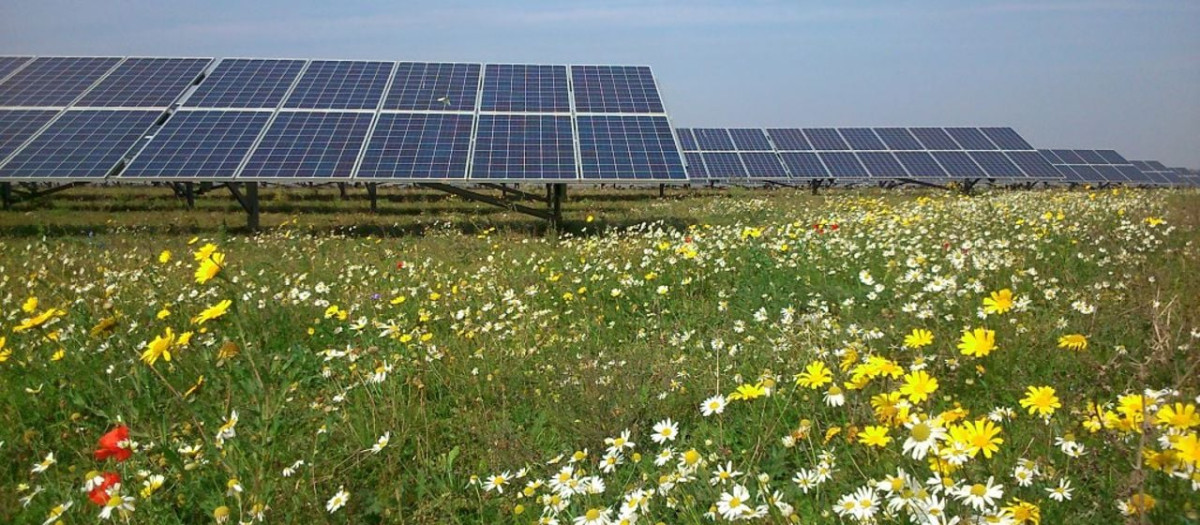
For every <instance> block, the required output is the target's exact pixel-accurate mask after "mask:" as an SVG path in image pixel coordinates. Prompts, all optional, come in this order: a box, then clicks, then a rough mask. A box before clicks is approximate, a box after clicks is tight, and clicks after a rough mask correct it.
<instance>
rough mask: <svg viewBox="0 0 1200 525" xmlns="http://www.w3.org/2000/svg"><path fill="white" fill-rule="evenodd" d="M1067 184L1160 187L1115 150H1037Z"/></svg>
mask: <svg viewBox="0 0 1200 525" xmlns="http://www.w3.org/2000/svg"><path fill="white" fill-rule="evenodd" d="M1038 153H1040V154H1041V155H1042V157H1043V158H1045V159H1046V160H1047V161H1049V162H1050V163H1051V164H1053V165H1054V167H1055V169H1057V170H1059V172H1061V173H1062V174H1063V177H1064V181H1065V182H1071V183H1076V184H1158V183H1159V182H1158V181H1156V180H1154V179H1153V178H1151V177H1149V176H1147V175H1145V174H1144V173H1142V171H1141V170H1139V169H1137V168H1136V167H1134V165H1133V164H1132V163H1130V162H1129V161H1128V160H1125V157H1122V156H1121V154H1120V153H1117V152H1115V151H1113V150H1090V149H1088V150H1085V149H1043V150H1038Z"/></svg>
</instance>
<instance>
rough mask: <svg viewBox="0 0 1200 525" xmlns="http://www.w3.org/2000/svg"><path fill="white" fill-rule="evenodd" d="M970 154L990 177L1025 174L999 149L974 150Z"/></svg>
mask: <svg viewBox="0 0 1200 525" xmlns="http://www.w3.org/2000/svg"><path fill="white" fill-rule="evenodd" d="M968 155H970V156H971V158H972V159H974V160H975V163H976V164H979V167H981V168H983V171H984V172H985V173H987V175H988V177H997V178H1013V177H1024V176H1025V174H1024V173H1022V172H1021V168H1018V167H1017V165H1016V164H1013V163H1012V161H1010V160H1008V157H1005V156H1004V154H1003V153H1001V152H999V151H972V152H969V153H968Z"/></svg>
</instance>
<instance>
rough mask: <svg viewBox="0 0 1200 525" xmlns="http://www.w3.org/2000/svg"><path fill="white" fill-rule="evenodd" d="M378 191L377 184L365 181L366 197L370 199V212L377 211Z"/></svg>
mask: <svg viewBox="0 0 1200 525" xmlns="http://www.w3.org/2000/svg"><path fill="white" fill-rule="evenodd" d="M378 191H379V185H378V184H376V183H374V182H368V183H367V197H368V198H370V199H371V213H375V212H377V211H379V205H378V203H377V197H378Z"/></svg>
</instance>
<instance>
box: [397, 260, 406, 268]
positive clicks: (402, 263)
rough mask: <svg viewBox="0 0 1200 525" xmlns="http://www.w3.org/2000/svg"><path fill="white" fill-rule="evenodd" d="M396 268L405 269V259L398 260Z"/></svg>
mask: <svg viewBox="0 0 1200 525" xmlns="http://www.w3.org/2000/svg"><path fill="white" fill-rule="evenodd" d="M396 269H397V270H403V269H404V261H396Z"/></svg>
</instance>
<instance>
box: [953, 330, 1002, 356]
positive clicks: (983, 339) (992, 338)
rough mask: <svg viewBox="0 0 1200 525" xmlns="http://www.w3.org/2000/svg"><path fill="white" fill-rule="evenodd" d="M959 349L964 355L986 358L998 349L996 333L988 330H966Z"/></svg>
mask: <svg viewBox="0 0 1200 525" xmlns="http://www.w3.org/2000/svg"><path fill="white" fill-rule="evenodd" d="M958 349H959V350H960V351H962V353H963V354H964V355H969V356H974V357H985V356H987V355H988V354H990V353H992V350H995V349H996V332H994V331H992V330H988V329H987V328H976V329H974V330H970V331H966V330H964V331H963V335H962V339H961V340H960V341H959V343H958Z"/></svg>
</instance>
